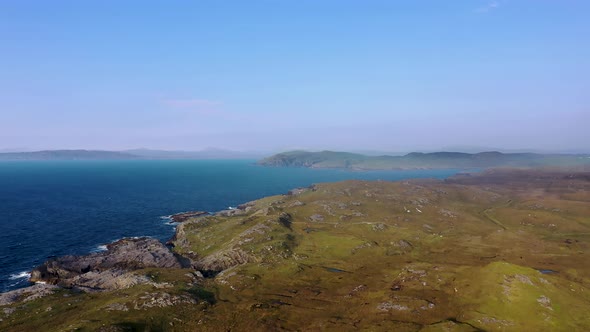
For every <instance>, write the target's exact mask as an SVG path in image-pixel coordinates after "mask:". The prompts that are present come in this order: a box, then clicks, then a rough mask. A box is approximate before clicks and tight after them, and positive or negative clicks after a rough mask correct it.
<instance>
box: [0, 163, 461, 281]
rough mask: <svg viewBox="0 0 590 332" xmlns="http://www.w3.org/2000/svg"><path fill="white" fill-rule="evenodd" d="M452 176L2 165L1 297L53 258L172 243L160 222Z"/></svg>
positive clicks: (240, 167) (249, 166)
mask: <svg viewBox="0 0 590 332" xmlns="http://www.w3.org/2000/svg"><path fill="white" fill-rule="evenodd" d="M456 172H457V170H419V171H374V172H373V171H372V172H351V171H344V170H317V169H306V168H268V167H260V166H256V165H254V161H252V160H239V161H227V160H223V161H221V160H207V161H202V160H198V161H197V160H179V161H171V160H166V161H160V160H141V161H25V162H0V291H6V290H10V289H15V288H19V287H24V286H27V285H28V282H27V277H28V275H27V272H28V271H30V270H31V269H32V268H34V267H35V266H37V265H39V264H41V263H43V262H44V261H45V260H46V259H47V258H49V257H52V256H61V255H67V254H85V253H88V252H91V251H95V250H99V246H101V245H103V244H105V243H109V242H111V241H114V240H117V239H119V238H122V237H128V236H144V235H145V236H152V237H155V238H158V239H161V240H163V241H165V240H167V239H169V238H170V237H171V236H172V234H173V232H174V226H171V225H168V224H167V223H166V222H167V221H166V220H163V219H162V218H161V217H162V216H166V215H170V214H173V213H177V212H182V211H191V210H202V211H209V212H214V211H218V210H223V209H226V208H227V207H228V206H236V205H238V204H241V203H244V202H247V201H250V200H254V199H257V198H261V197H264V196H268V195H275V194H281V193H286V192H287V191H288V190H289V189H292V188H296V187H304V186H309V185H311V184H313V183H319V182H331V181H339V180H345V179H367V180H377V179H382V180H400V179H407V178H424V177H430V178H445V177H448V176H450V175H453V174H455V173H456Z"/></svg>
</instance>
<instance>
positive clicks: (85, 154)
mask: <svg viewBox="0 0 590 332" xmlns="http://www.w3.org/2000/svg"><path fill="white" fill-rule="evenodd" d="M260 157H262V155H261V154H256V153H248V152H236V151H229V150H221V149H206V150H202V151H164V150H149V149H135V150H127V151H99V150H45V151H34V152H4V153H0V160H131V159H257V158H260Z"/></svg>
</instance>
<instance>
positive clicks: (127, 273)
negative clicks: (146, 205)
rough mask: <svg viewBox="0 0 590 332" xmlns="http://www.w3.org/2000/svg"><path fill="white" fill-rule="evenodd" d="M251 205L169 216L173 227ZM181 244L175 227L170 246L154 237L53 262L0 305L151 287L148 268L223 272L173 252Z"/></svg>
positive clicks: (40, 268) (122, 241)
mask: <svg viewBox="0 0 590 332" xmlns="http://www.w3.org/2000/svg"><path fill="white" fill-rule="evenodd" d="M249 206H250V203H246V204H242V205H240V206H238V208H237V209H231V210H221V211H218V212H216V213H213V214H212V213H209V212H204V211H188V212H180V213H176V214H173V215H170V216H167V218H169V219H170V222H171V223H176V224H178V226H181V224H182V223H184V222H186V221H187V220H190V219H193V220H194V218H199V217H205V216H211V215H217V216H225V217H227V216H234V215H240V214H244V213H246V211H247V210H248V207H249ZM182 240H183V232H182V227H177V228H176V231H175V233H174V235H173V236H172V238H171V239H170V240H168V241H167V242H166V244H163V243H161V242H160V241H159V240H156V239H153V238H150V237H130V238H122V239H119V240H117V241H114V242H112V243H109V244H107V245H106V250H105V251H101V252H94V253H90V254H86V255H76V256H74V255H66V256H60V257H55V258H51V259H49V260H47V261H45V262H44V263H43V264H42V265H40V266H37V267H36V268H34V269H33V270H32V271H31V275H30V278H29V281H30V282H32V283H34V285H31V286H28V287H24V288H20V289H15V290H12V291H8V292H4V293H0V305H9V304H12V303H16V302H27V301H30V300H34V299H37V298H40V297H43V296H46V295H50V294H52V293H53V292H55V291H56V290H58V289H60V288H66V289H73V290H78V291H83V292H100V291H110V290H116V289H125V288H129V287H132V286H135V285H138V284H150V283H153V282H152V280H151V279H150V278H148V277H147V276H145V275H143V274H141V273H136V271H137V270H141V269H146V268H176V269H182V268H186V269H195V270H196V271H193V272H195V274H196V275H197V276H203V275H209V274H211V273H210V272H211V271H210V268H211V266H213V265H215V266H214V267H215V268H216V269H218V268H220V266H217V265H218V264H217V263H216V262H212V263H211V264H207V263H206V262H204V263H202V264H201V263H199V262H197V261H196V259H195V258H196V257H190V258H187V257H183V256H180V255H178V254H176V253H174V252H173V251H172V250H171V248H173V247H174V246H175V243H176V242H177V241H180V242H182ZM191 258H192V259H191ZM210 265H211V266H210ZM200 270H202V271H200Z"/></svg>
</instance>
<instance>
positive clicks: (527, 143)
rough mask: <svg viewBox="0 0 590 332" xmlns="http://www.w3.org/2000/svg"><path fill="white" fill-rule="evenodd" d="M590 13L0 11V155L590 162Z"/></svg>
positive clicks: (21, 7) (302, 0) (527, 9)
mask: <svg viewBox="0 0 590 332" xmlns="http://www.w3.org/2000/svg"><path fill="white" fill-rule="evenodd" d="M589 36H590V2H588V1H573V0H571V1H568V0H559V1H558V0H554V1H550V0H534V1H533V0H530V1H526V0H498V1H479V0H457V1H440V0H436V1H435V0H433V1H416V0H407V1H403V0H400V1H377V0H363V1H360V0H357V1H350V0H265V1H263V0H250V1H229V0H227V1H224V0H218V1H177V0H168V1H147V0H143V1H133V0H128V1H119V0H101V1H77V0H72V1H63V0H52V1H45V0H39V1H30V0H19V1H8V0H6V1H2V0H0V150H5V151H7V150H18V149H22V150H40V149H76V148H84V149H105V150H124V149H132V148H140V147H143V148H152V149H168V150H200V149H204V148H210V147H215V148H221V149H231V150H241V151H281V150H290V149H311V150H323V149H330V150H346V151H359V150H367V151H369V150H370V151H433V150H441V149H445V150H449V149H451V150H460V149H468V148H476V149H477V148H485V149H487V148H494V149H503V150H531V151H553V152H559V151H563V152H590V129H589V127H590V91H589V90H590V42H589V40H590V39H589V38H590V37H589Z"/></svg>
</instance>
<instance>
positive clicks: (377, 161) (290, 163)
mask: <svg viewBox="0 0 590 332" xmlns="http://www.w3.org/2000/svg"><path fill="white" fill-rule="evenodd" d="M258 164H259V165H263V166H278V167H309V168H345V169H357V170H387V169H436V168H439V169H442V168H482V167H539V166H578V165H588V164H590V156H588V155H571V154H535V153H501V152H496V151H492V152H480V153H474V154H471V153H461V152H433V153H419V152H412V153H408V154H406V155H404V156H366V155H362V154H356V153H348V152H334V151H322V152H308V151H290V152H284V153H279V154H276V155H273V156H271V157H268V158H265V159H262V160H260V161H259V162H258Z"/></svg>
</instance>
